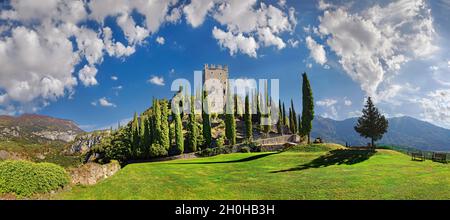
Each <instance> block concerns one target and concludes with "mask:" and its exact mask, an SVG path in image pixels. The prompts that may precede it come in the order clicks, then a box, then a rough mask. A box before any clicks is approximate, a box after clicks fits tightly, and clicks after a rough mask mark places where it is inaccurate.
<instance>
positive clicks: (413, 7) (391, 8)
mask: <svg viewBox="0 0 450 220" xmlns="http://www.w3.org/2000/svg"><path fill="white" fill-rule="evenodd" d="M319 8H321V9H322V10H325V11H324V14H323V16H321V17H320V25H319V32H320V35H321V36H323V37H325V38H326V43H327V45H328V46H329V47H330V48H331V49H332V50H333V51H334V52H335V53H336V55H337V56H338V58H339V63H340V64H341V65H342V67H343V69H344V71H345V72H346V73H347V74H348V75H349V76H350V77H351V78H352V79H353V80H354V81H356V82H358V83H359V84H360V85H361V88H362V89H363V90H364V91H365V92H366V93H367V94H368V95H370V96H376V95H377V89H378V87H379V85H380V84H381V83H382V82H385V80H386V79H388V78H390V77H392V76H393V75H395V74H396V73H397V72H398V71H399V70H400V68H401V66H402V64H404V63H405V62H408V61H409V60H412V59H422V58H425V59H426V58H427V57H429V55H430V54H432V53H433V52H434V51H436V49H437V47H436V46H435V45H434V35H435V30H434V27H433V18H432V16H431V12H430V10H429V8H428V6H427V5H426V3H425V2H424V1H423V0H413V1H405V0H399V1H395V2H391V3H389V4H387V5H383V6H382V5H377V4H375V5H373V6H371V7H369V8H366V9H364V10H362V11H358V12H355V13H353V12H352V11H351V10H350V9H349V7H338V6H334V5H330V4H327V3H325V2H324V1H321V2H319Z"/></svg>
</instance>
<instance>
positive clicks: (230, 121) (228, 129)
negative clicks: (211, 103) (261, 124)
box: [225, 83, 236, 145]
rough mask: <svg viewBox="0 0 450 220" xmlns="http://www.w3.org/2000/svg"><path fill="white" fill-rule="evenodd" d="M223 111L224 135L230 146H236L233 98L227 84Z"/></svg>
mask: <svg viewBox="0 0 450 220" xmlns="http://www.w3.org/2000/svg"><path fill="white" fill-rule="evenodd" d="M227 90H228V92H227V102H226V111H225V135H226V138H227V140H228V143H229V144H230V145H235V144H236V120H235V118H234V112H233V111H234V108H233V98H232V94H231V91H230V86H229V83H228V88H227Z"/></svg>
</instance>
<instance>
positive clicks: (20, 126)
mask: <svg viewBox="0 0 450 220" xmlns="http://www.w3.org/2000/svg"><path fill="white" fill-rule="evenodd" d="M82 132H84V131H83V130H81V129H80V128H79V127H78V126H77V125H76V124H75V123H74V122H73V121H70V120H64V119H57V118H52V117H49V116H43V115H35V114H24V115H21V116H19V117H13V116H5V115H2V116H0V140H14V139H22V140H27V141H29V142H34V143H40V142H45V141H62V142H70V141H73V140H74V139H75V137H76V136H77V135H78V134H80V133H82Z"/></svg>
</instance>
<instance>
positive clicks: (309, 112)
mask: <svg viewBox="0 0 450 220" xmlns="http://www.w3.org/2000/svg"><path fill="white" fill-rule="evenodd" d="M302 76H303V84H302V95H303V97H302V98H303V100H302V101H303V109H302V110H303V111H302V121H301V123H302V130H303V131H302V133H304V134H305V135H307V136H308V144H310V143H311V130H312V121H313V119H314V98H313V94H312V89H311V85H310V84H309V80H308V76H307V75H306V73H303V75H302Z"/></svg>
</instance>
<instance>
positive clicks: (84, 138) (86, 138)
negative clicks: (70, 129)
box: [68, 130, 110, 154]
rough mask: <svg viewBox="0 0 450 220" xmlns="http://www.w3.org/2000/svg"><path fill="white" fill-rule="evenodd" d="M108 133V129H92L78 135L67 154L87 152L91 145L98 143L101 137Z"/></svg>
mask: <svg viewBox="0 0 450 220" xmlns="http://www.w3.org/2000/svg"><path fill="white" fill-rule="evenodd" d="M109 134H110V131H109V130H105V131H94V132H89V133H84V134H81V135H78V136H77V137H76V138H75V140H74V141H73V143H72V144H71V145H70V147H69V150H68V153H69V154H83V153H86V152H88V151H89V150H90V149H91V148H92V147H93V146H95V145H97V144H99V143H100V142H101V141H102V139H103V138H104V137H106V136H108V135H109Z"/></svg>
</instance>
